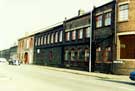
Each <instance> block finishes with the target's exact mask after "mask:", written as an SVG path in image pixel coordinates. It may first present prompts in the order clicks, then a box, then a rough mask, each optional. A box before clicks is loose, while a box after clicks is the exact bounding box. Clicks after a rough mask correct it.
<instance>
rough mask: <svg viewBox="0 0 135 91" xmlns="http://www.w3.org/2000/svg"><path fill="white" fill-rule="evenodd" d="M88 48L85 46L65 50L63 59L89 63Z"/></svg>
mask: <svg viewBox="0 0 135 91" xmlns="http://www.w3.org/2000/svg"><path fill="white" fill-rule="evenodd" d="M89 52H90V51H89V48H86V46H77V47H69V48H66V49H65V55H64V59H65V60H66V61H67V60H70V61H86V62H87V61H89V55H90V53H89Z"/></svg>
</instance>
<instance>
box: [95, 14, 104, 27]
mask: <svg viewBox="0 0 135 91" xmlns="http://www.w3.org/2000/svg"><path fill="white" fill-rule="evenodd" d="M102 26H103V14H101V15H98V16H96V28H99V27H102Z"/></svg>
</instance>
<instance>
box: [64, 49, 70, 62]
mask: <svg viewBox="0 0 135 91" xmlns="http://www.w3.org/2000/svg"><path fill="white" fill-rule="evenodd" d="M69 59H70V52H69V50H66V51H65V60H66V61H67V60H69Z"/></svg>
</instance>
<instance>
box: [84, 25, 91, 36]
mask: <svg viewBox="0 0 135 91" xmlns="http://www.w3.org/2000/svg"><path fill="white" fill-rule="evenodd" d="M85 31H86V38H89V37H90V31H91V28H90V27H87V28H86V30H85Z"/></svg>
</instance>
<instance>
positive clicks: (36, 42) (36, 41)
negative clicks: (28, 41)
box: [35, 38, 38, 46]
mask: <svg viewBox="0 0 135 91" xmlns="http://www.w3.org/2000/svg"><path fill="white" fill-rule="evenodd" d="M37 44H38V40H37V38H36V39H35V46H37Z"/></svg>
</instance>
